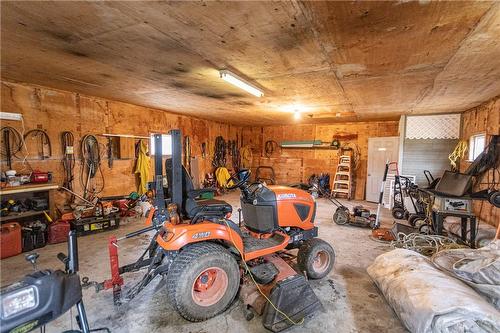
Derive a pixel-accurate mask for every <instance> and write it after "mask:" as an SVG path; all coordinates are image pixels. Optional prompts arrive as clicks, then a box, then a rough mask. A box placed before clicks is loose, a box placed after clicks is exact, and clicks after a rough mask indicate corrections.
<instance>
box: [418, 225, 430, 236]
mask: <svg viewBox="0 0 500 333" xmlns="http://www.w3.org/2000/svg"><path fill="white" fill-rule="evenodd" d="M418 232H419V233H421V234H424V235H433V234H434V228H433V227H432V225H431V224H427V223H424V224H422V225H421V226H420V227H419V228H418Z"/></svg>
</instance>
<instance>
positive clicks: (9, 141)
mask: <svg viewBox="0 0 500 333" xmlns="http://www.w3.org/2000/svg"><path fill="white" fill-rule="evenodd" d="M0 132H1V133H2V135H1V140H2V145H1V150H0V155H1V156H2V157H3V158H5V159H6V161H7V166H8V167H9V169H12V157H14V156H16V154H17V153H18V152H20V151H21V149H22V148H23V137H22V135H21V134H20V133H19V132H18V131H17V130H16V129H15V128H13V127H10V126H3V127H2V128H1V129H0Z"/></svg>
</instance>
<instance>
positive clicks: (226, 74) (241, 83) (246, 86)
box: [219, 69, 264, 97]
mask: <svg viewBox="0 0 500 333" xmlns="http://www.w3.org/2000/svg"><path fill="white" fill-rule="evenodd" d="M219 74H220V77H221V79H223V80H224V81H226V82H229V83H231V84H232V85H235V86H236V87H238V88H240V89H243V90H245V91H246V92H248V93H250V94H252V95H254V96H256V97H262V96H264V92H263V91H262V90H260V89H258V88H256V87H254V86H253V85H251V84H250V83H248V82H246V81H245V80H243V79H242V78H240V77H238V75H236V74H234V73H231V72H230V71H228V70H225V69H223V70H221V71H219Z"/></svg>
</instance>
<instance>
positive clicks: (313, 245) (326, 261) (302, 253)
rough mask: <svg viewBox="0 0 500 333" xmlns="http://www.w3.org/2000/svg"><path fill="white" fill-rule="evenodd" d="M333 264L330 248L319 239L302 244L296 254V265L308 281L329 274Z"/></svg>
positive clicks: (333, 259) (332, 252)
mask: <svg viewBox="0 0 500 333" xmlns="http://www.w3.org/2000/svg"><path fill="white" fill-rule="evenodd" d="M334 263H335V251H334V250H333V248H332V246H331V245H330V244H328V243H327V242H325V241H324V240H322V239H319V238H312V239H309V240H307V241H305V242H304V244H302V246H301V247H300V248H299V252H298V254H297V265H298V266H299V269H300V271H301V272H306V274H307V277H308V278H310V279H322V278H324V277H325V276H327V275H328V273H330V271H331V270H332V268H333V264H334Z"/></svg>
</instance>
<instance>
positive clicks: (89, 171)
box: [80, 134, 104, 198]
mask: <svg viewBox="0 0 500 333" xmlns="http://www.w3.org/2000/svg"><path fill="white" fill-rule="evenodd" d="M80 154H81V159H82V168H81V173H80V183H81V184H82V187H83V189H84V192H83V197H84V198H87V193H88V192H89V186H91V185H92V186H93V188H92V194H93V195H94V196H95V195H97V194H99V193H101V192H102V190H103V189H104V175H103V174H102V170H101V150H100V148H99V142H98V141H97V138H96V137H95V136H94V135H90V134H88V135H85V136H84V137H83V138H82V141H81V145H80ZM97 172H99V173H100V178H101V181H102V183H101V186H100V187H99V188H98V189H97V188H96V186H95V179H94V178H95V177H96V175H97Z"/></svg>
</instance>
